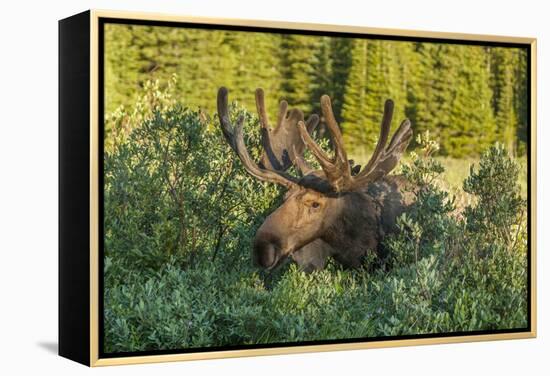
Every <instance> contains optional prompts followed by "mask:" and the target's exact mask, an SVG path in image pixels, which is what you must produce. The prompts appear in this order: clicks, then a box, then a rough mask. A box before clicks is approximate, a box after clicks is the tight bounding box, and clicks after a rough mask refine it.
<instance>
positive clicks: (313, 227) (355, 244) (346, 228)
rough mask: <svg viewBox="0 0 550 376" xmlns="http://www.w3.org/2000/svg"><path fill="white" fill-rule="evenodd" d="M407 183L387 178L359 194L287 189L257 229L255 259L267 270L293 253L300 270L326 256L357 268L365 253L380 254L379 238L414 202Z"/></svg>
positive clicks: (315, 267) (392, 228) (321, 264)
mask: <svg viewBox="0 0 550 376" xmlns="http://www.w3.org/2000/svg"><path fill="white" fill-rule="evenodd" d="M317 173H319V172H317ZM309 179H312V177H310V178H309ZM312 180H313V179H312ZM320 181H322V180H320ZM405 185H406V180H405V179H404V178H402V177H400V176H387V177H385V178H382V179H380V180H378V181H376V182H374V183H372V184H370V185H369V186H368V187H367V188H366V189H365V190H364V191H360V192H344V193H332V192H327V193H324V194H323V193H320V192H319V191H318V190H321V188H322V187H320V186H315V185H310V186H315V188H317V189H318V190H313V189H312V188H303V187H301V188H296V189H291V190H290V191H289V192H288V193H287V195H286V196H287V198H286V200H285V203H283V205H282V206H281V207H279V208H278V209H277V210H276V211H275V212H274V213H273V214H271V215H270V216H269V217H268V218H267V219H266V221H265V222H264V224H263V225H262V226H261V227H260V228H259V229H258V231H257V233H256V237H255V241H254V250H253V254H254V260H255V262H256V263H257V264H258V265H259V266H262V267H264V268H268V269H271V268H274V267H275V266H277V265H279V264H280V263H281V262H282V261H283V260H284V259H285V258H286V257H287V256H291V257H292V259H293V260H294V261H295V262H296V263H297V264H298V265H300V266H301V267H302V268H303V269H304V270H306V271H311V270H319V269H323V268H324V267H325V265H326V261H327V259H328V257H333V258H334V259H335V260H336V261H337V262H338V263H340V264H342V265H343V266H344V267H347V268H357V267H360V266H361V265H362V261H363V259H364V257H365V256H366V255H367V254H368V253H369V252H375V254H376V255H377V256H378V257H380V258H383V257H384V250H383V248H382V246H381V243H382V240H383V239H384V237H385V236H387V235H388V234H390V233H392V232H394V231H395V229H396V226H395V221H396V218H397V217H398V216H399V215H401V214H402V213H403V212H404V211H405V210H406V209H407V206H408V205H410V203H411V200H412V197H411V195H410V194H409V193H407V192H406V191H405V190H404V187H405ZM311 199H313V200H314V202H317V203H318V204H319V208H318V209H313V208H312V202H311ZM289 200H291V201H289ZM312 210H316V211H318V213H315V212H314V213H311V211H312ZM300 217H301V221H300V220H299V218H300ZM304 217H305V219H304ZM318 218H321V219H320V220H318ZM308 219H310V221H308ZM297 222H306V223H304V225H300V223H297ZM293 230H294V232H297V233H295V234H293ZM267 239H269V241H267V242H266V240H267ZM266 254H267V255H266Z"/></svg>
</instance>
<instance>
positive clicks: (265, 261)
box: [254, 243, 276, 268]
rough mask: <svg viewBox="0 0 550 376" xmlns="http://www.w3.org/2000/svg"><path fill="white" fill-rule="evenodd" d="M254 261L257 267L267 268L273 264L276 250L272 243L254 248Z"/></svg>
mask: <svg viewBox="0 0 550 376" xmlns="http://www.w3.org/2000/svg"><path fill="white" fill-rule="evenodd" d="M254 254H255V257H254V261H255V262H256V264H257V265H258V266H261V267H263V268H268V267H270V266H272V265H273V264H274V263H275V259H276V250H275V245H274V244H272V243H260V244H257V245H256V246H255V247H254Z"/></svg>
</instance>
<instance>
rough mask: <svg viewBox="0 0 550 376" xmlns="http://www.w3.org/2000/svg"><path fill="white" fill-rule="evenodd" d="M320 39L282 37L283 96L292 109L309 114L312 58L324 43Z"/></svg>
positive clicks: (310, 107) (292, 36)
mask: <svg viewBox="0 0 550 376" xmlns="http://www.w3.org/2000/svg"><path fill="white" fill-rule="evenodd" d="M319 40H320V39H319V38H318V37H314V36H306V35H291V34H285V35H283V36H282V41H281V49H280V51H281V53H280V66H281V69H282V78H283V81H282V85H281V96H282V98H284V99H286V100H287V101H288V103H289V105H290V107H297V108H299V109H301V110H302V111H304V113H306V114H308V113H311V112H312V103H311V101H310V99H311V91H312V88H313V86H314V85H313V79H314V74H313V66H312V64H311V63H312V61H313V60H314V59H312V56H315V55H316V54H317V50H318V49H319V48H320V46H321V45H322V43H320V42H319Z"/></svg>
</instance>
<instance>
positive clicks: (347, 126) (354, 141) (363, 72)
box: [341, 39, 369, 148]
mask: <svg viewBox="0 0 550 376" xmlns="http://www.w3.org/2000/svg"><path fill="white" fill-rule="evenodd" d="M367 44H368V42H367V40H366V39H355V40H354V41H353V47H352V50H351V67H350V71H349V75H348V79H347V82H346V86H345V93H344V103H343V105H342V115H341V116H342V119H343V122H342V124H341V125H342V129H343V133H344V141H345V143H346V145H348V147H349V148H358V147H360V146H361V145H365V144H366V143H367V142H368V141H369V139H368V137H367V134H366V132H365V129H364V126H365V124H366V121H367V111H366V105H367V103H366V87H367Z"/></svg>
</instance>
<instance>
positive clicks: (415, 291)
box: [104, 90, 527, 352]
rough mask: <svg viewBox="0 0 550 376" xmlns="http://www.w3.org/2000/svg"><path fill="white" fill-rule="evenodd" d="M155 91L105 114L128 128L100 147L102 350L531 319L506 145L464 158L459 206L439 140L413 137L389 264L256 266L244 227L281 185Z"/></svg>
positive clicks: (466, 327) (437, 329)
mask: <svg viewBox="0 0 550 376" xmlns="http://www.w3.org/2000/svg"><path fill="white" fill-rule="evenodd" d="M152 93H153V94H151V95H149V96H147V95H144V97H143V98H144V100H143V101H142V102H140V103H142V105H140V106H139V109H140V110H139V116H138V115H136V111H133V112H129V111H125V110H124V109H120V110H119V111H118V112H117V113H116V114H115V115H113V116H112V117H110V118H109V120H108V121H110V122H111V123H110V124H111V126H112V128H110V129H112V130H113V132H115V133H116V129H117V124H119V125H120V124H125V127H126V128H125V129H126V131H125V132H124V133H120V132H119V133H117V134H118V135H119V136H118V137H116V142H113V143H111V144H109V145H110V146H109V147H108V148H106V153H105V159H104V163H105V164H104V170H105V179H104V180H105V181H104V183H105V186H104V192H105V195H104V198H105V202H104V203H105V205H104V207H105V222H104V229H105V259H104V261H105V262H104V266H105V270H104V276H105V290H104V303H105V337H104V338H105V342H104V345H105V351H106V352H127V351H143V350H158V349H180V348H187V347H210V346H227V345H245V344H257V343H283V342H294V341H315V340H326V339H342V338H363V337H379V336H395V335H410V334H423V333H447V332H465V331H476V330H498V329H509V328H522V327H525V326H526V325H527V257H526V252H527V243H526V228H525V223H526V216H525V213H524V211H525V209H526V205H525V202H524V201H522V200H521V199H520V196H519V186H518V183H517V166H516V165H515V162H514V161H513V160H512V159H510V158H509V157H508V155H507V153H506V152H505V150H504V149H503V148H502V147H501V146H495V147H492V148H491V149H489V150H488V151H487V153H485V154H484V155H483V157H482V158H481V161H480V164H479V166H478V167H473V168H472V170H471V173H470V176H469V177H468V178H467V179H466V180H465V182H464V190H465V191H466V192H468V193H469V194H471V195H473V196H474V197H475V200H473V202H475V204H473V205H471V206H469V207H467V208H466V209H464V210H463V211H462V212H460V213H457V211H456V208H455V207H454V201H453V198H452V197H451V195H450V194H449V193H447V192H446V191H444V190H442V189H440V188H439V186H440V185H438V184H437V182H438V179H440V178H441V174H442V173H443V171H444V169H443V167H442V166H441V165H440V164H438V163H437V161H435V160H434V159H433V154H434V153H435V152H436V151H437V144H436V143H434V142H433V141H430V140H429V138H428V137H420V138H418V139H417V143H418V144H419V145H421V147H422V148H421V149H419V150H418V152H417V153H416V154H414V155H413V156H412V158H410V160H411V162H410V163H407V164H405V165H404V166H403V167H402V171H401V172H402V173H403V174H405V175H406V176H407V177H408V178H409V180H410V181H411V182H413V183H415V184H414V188H411V189H413V190H414V192H413V193H414V194H415V195H416V198H417V199H416V202H415V203H414V205H413V207H412V208H411V210H410V211H409V212H408V213H407V214H404V215H403V216H401V217H400V218H399V220H398V227H399V231H398V233H397V234H396V235H394V236H391V237H389V238H387V239H386V242H385V244H386V246H387V247H388V249H389V257H388V259H387V260H386V262H385V263H383V265H381V266H375V267H372V265H369V264H368V263H369V260H366V261H365V268H363V269H360V270H342V269H341V268H340V267H339V266H337V265H335V264H333V263H329V266H328V268H327V269H326V270H323V271H320V272H314V273H311V274H306V273H304V272H302V271H301V270H299V268H297V267H296V266H295V265H294V264H287V265H285V266H282V267H281V268H279V269H278V270H277V271H275V272H273V273H270V274H264V273H263V272H259V271H258V270H256V269H254V268H253V267H252V265H251V258H250V250H251V240H252V238H253V236H254V233H255V231H256V229H257V227H258V226H259V225H260V224H261V223H262V221H263V219H264V218H265V216H266V215H267V214H268V213H270V212H271V211H272V210H273V209H274V208H276V207H277V205H278V204H279V200H280V194H281V192H280V190H279V188H277V187H274V186H273V185H270V184H264V183H260V182H258V181H257V180H255V179H253V178H251V177H250V176H248V174H247V173H246V172H245V171H244V169H243V168H242V167H241V164H240V162H239V161H238V159H237V158H236V157H235V155H234V153H233V152H232V151H231V150H230V148H229V147H228V146H227V144H226V143H225V141H224V139H223V136H222V135H221V132H220V131H219V128H218V124H217V119H216V118H215V117H213V118H212V117H209V116H208V115H207V114H205V113H203V112H201V111H196V110H194V109H190V108H186V107H184V106H182V105H181V104H178V103H176V102H175V101H173V100H171V99H170V98H165V97H162V96H159V95H158V92H157V94H154V93H155V90H153V91H152ZM155 95H156V96H155ZM155 98H156V99H155ZM159 98H161V100H158V99H159ZM238 114H244V115H245V116H246V122H245V123H246V124H247V125H246V130H245V132H244V133H245V135H246V143H247V145H248V146H249V149H251V150H252V153H253V154H254V156H255V157H258V155H259V144H260V139H259V132H258V131H259V125H258V122H257V119H256V118H255V117H254V116H252V115H250V114H248V113H246V111H244V110H243V109H242V108H240V107H239V106H237V105H234V106H233V107H232V116H235V117H236V116H237V115H238ZM115 133H113V135H114V134H115ZM495 198H498V199H495Z"/></svg>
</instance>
